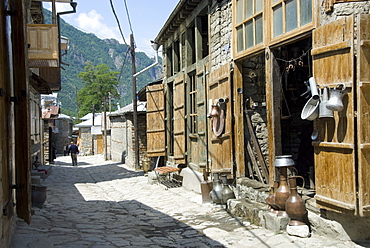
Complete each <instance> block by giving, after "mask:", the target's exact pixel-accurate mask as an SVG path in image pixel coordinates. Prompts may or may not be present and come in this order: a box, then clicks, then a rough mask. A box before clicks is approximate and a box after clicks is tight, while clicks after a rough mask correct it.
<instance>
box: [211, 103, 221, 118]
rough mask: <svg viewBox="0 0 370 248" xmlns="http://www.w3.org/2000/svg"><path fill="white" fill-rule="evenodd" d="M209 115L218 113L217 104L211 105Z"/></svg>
mask: <svg viewBox="0 0 370 248" xmlns="http://www.w3.org/2000/svg"><path fill="white" fill-rule="evenodd" d="M209 115H210V116H211V117H217V116H219V115H220V108H219V107H218V106H217V105H212V109H211V112H210V113H209Z"/></svg>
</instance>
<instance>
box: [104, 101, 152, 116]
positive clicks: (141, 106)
mask: <svg viewBox="0 0 370 248" xmlns="http://www.w3.org/2000/svg"><path fill="white" fill-rule="evenodd" d="M132 112H134V107H133V104H132V103H130V104H129V105H126V106H124V107H123V108H121V109H119V110H117V111H114V112H112V113H110V114H109V116H120V115H125V114H126V113H132ZM137 112H146V102H140V101H138V102H137Z"/></svg>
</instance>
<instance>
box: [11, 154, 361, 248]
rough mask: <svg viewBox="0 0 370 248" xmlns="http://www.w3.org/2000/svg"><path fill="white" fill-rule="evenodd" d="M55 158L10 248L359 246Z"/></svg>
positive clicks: (105, 166)
mask: <svg viewBox="0 0 370 248" xmlns="http://www.w3.org/2000/svg"><path fill="white" fill-rule="evenodd" d="M78 160H79V161H78V166H77V167H73V166H71V161H70V157H68V156H61V157H58V158H57V159H56V161H55V164H54V165H53V167H52V171H51V173H50V174H49V176H48V177H47V178H46V180H45V181H44V183H43V184H44V185H46V186H47V199H46V202H45V204H44V206H43V208H41V209H40V208H33V210H34V215H33V216H32V222H31V224H30V225H27V224H26V223H25V222H23V221H18V222H17V229H16V232H15V235H14V238H13V243H12V248H25V247H42V248H49V247H68V248H74V247H76V248H77V247H99V248H102V247H274V248H277V247H310V248H313V247H343V248H344V247H360V246H356V245H355V244H353V243H350V242H341V241H335V240H329V239H326V238H325V237H319V236H315V235H313V236H312V237H310V238H298V237H293V236H288V235H287V234H280V233H274V232H271V231H268V230H266V229H262V228H260V227H258V226H255V225H253V224H251V223H248V222H246V221H244V220H243V219H241V218H236V217H233V216H230V215H229V214H228V213H227V211H226V210H225V209H224V208H223V207H220V206H215V205H213V204H202V203H201V196H200V195H198V194H196V193H193V192H191V191H188V190H185V189H183V188H172V189H168V190H166V189H165V188H164V187H163V186H162V185H158V184H152V185H151V184H149V183H148V178H147V177H145V176H144V173H143V172H142V171H138V172H136V171H131V170H128V169H127V168H125V166H124V165H123V164H118V163H112V162H111V161H104V159H103V157H102V156H80V157H79V158H78Z"/></svg>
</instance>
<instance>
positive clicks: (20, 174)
mask: <svg viewBox="0 0 370 248" xmlns="http://www.w3.org/2000/svg"><path fill="white" fill-rule="evenodd" d="M10 7H11V10H13V11H14V15H13V16H12V17H11V30H12V32H11V42H12V53H13V68H14V71H13V75H12V77H13V84H14V91H13V93H12V95H11V97H12V100H13V102H14V138H15V140H14V152H15V154H14V155H15V156H14V166H15V178H16V185H17V191H16V199H17V214H18V217H19V218H21V219H23V220H24V221H25V222H27V223H30V222H31V189H30V186H31V182H30V179H31V162H30V156H31V154H30V114H29V88H28V73H27V72H28V67H27V61H26V60H27V42H26V34H25V33H26V27H25V20H24V18H25V16H26V15H25V8H24V1H23V0H14V1H10Z"/></svg>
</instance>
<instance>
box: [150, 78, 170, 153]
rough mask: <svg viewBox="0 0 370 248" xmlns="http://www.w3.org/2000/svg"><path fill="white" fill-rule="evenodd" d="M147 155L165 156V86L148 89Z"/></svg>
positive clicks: (157, 85) (158, 85)
mask: <svg viewBox="0 0 370 248" xmlns="http://www.w3.org/2000/svg"><path fill="white" fill-rule="evenodd" d="M146 108H147V111H146V115H147V155H148V157H158V156H165V154H166V149H165V148H166V139H165V137H166V136H165V113H164V109H165V102H164V92H163V84H156V85H151V86H148V87H147V105H146Z"/></svg>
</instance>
